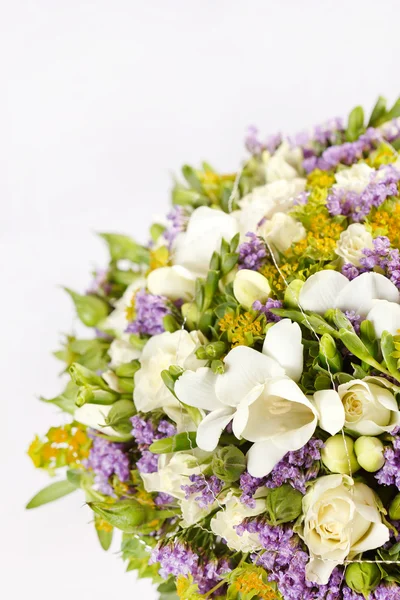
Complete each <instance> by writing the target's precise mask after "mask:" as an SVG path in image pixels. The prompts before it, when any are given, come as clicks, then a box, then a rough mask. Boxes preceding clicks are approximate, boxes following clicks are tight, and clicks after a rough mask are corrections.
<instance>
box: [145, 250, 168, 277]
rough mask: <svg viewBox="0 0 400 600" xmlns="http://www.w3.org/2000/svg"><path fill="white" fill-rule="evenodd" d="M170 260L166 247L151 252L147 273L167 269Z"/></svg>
mask: <svg viewBox="0 0 400 600" xmlns="http://www.w3.org/2000/svg"><path fill="white" fill-rule="evenodd" d="M170 260H171V256H170V254H169V250H168V248H167V247H166V246H160V248H156V249H155V250H151V251H150V267H149V272H150V271H154V270H155V269H160V268H161V267H167V266H168V265H169V264H170Z"/></svg>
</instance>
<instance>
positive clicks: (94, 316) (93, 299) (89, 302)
mask: <svg viewBox="0 0 400 600" xmlns="http://www.w3.org/2000/svg"><path fill="white" fill-rule="evenodd" d="M64 290H65V291H66V292H67V293H68V294H69V295H70V296H71V298H72V300H73V303H74V304H75V309H76V314H77V315H78V317H79V319H80V320H81V321H82V323H83V324H84V325H86V326H87V327H95V326H96V325H97V324H98V323H100V321H102V320H103V319H105V318H106V316H107V315H108V313H109V307H108V304H107V302H105V301H104V300H102V299H101V298H98V297H97V296H92V295H90V294H88V295H81V294H77V293H76V292H74V291H73V290H71V289H69V288H64Z"/></svg>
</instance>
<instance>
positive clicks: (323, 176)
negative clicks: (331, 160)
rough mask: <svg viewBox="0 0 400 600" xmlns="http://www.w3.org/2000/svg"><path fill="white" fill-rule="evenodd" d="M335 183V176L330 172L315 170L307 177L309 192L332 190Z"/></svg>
mask: <svg viewBox="0 0 400 600" xmlns="http://www.w3.org/2000/svg"><path fill="white" fill-rule="evenodd" d="M334 183H335V176H334V175H333V173H330V172H329V171H321V170H320V169H314V171H311V173H309V175H308V176H307V183H306V187H307V189H308V190H313V189H314V188H330V187H332V185H333V184H334Z"/></svg>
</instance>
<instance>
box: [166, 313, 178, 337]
mask: <svg viewBox="0 0 400 600" xmlns="http://www.w3.org/2000/svg"><path fill="white" fill-rule="evenodd" d="M163 327H164V329H165V331H169V332H170V333H174V331H178V329H180V325H179V323H178V321H177V320H176V319H175V317H173V316H172V315H165V317H164V318H163Z"/></svg>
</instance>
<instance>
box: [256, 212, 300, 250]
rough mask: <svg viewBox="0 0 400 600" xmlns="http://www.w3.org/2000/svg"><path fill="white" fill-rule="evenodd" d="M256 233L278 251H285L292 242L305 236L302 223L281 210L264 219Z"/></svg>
mask: <svg viewBox="0 0 400 600" xmlns="http://www.w3.org/2000/svg"><path fill="white" fill-rule="evenodd" d="M257 233H258V235H260V236H261V237H263V238H265V239H266V240H267V242H268V243H270V244H272V245H273V246H274V247H275V248H276V249H277V250H278V251H279V252H286V250H288V249H289V248H290V246H291V245H292V244H294V243H295V242H299V241H300V240H302V239H304V238H305V237H306V230H305V229H304V227H303V225H302V224H301V223H300V222H299V221H296V219H294V218H293V217H290V216H289V215H286V214H285V213H282V212H277V213H275V214H274V215H273V216H272V218H271V219H269V220H266V221H264V222H263V223H262V224H261V225H260V227H259V228H258V231H257Z"/></svg>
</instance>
